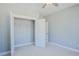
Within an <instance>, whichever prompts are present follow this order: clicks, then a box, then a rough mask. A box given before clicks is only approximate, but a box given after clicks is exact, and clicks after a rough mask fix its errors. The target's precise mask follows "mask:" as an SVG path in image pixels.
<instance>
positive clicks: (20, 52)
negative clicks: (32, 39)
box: [15, 44, 79, 56]
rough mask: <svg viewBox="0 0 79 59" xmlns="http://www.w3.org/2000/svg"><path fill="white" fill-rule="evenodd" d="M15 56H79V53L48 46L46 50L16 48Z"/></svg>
mask: <svg viewBox="0 0 79 59" xmlns="http://www.w3.org/2000/svg"><path fill="white" fill-rule="evenodd" d="M15 56H79V53H77V52H73V51H71V50H68V49H65V48H61V47H58V46H56V45H51V44H48V45H47V46H46V47H45V48H41V47H36V46H34V45H29V46H24V47H21V48H16V50H15Z"/></svg>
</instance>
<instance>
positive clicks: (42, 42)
mask: <svg viewBox="0 0 79 59" xmlns="http://www.w3.org/2000/svg"><path fill="white" fill-rule="evenodd" d="M35 45H36V46H37V47H45V46H46V22H45V19H39V20H36V21H35Z"/></svg>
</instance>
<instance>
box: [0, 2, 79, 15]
mask: <svg viewBox="0 0 79 59" xmlns="http://www.w3.org/2000/svg"><path fill="white" fill-rule="evenodd" d="M58 4H59V6H57V7H53V6H52V5H51V6H47V7H46V8H41V7H42V6H43V3H14V4H12V3H10V4H7V3H3V4H0V8H1V9H2V8H3V7H4V6H6V7H9V8H12V9H13V8H14V9H16V10H18V11H19V10H20V11H21V10H22V11H24V10H27V11H28V10H29V11H28V12H29V13H30V12H33V13H36V12H39V13H40V14H41V15H42V16H48V15H50V14H52V13H55V12H57V11H60V10H63V9H65V8H68V7H71V6H74V5H76V4H77V3H58Z"/></svg>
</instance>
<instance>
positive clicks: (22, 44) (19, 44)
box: [15, 42, 33, 48]
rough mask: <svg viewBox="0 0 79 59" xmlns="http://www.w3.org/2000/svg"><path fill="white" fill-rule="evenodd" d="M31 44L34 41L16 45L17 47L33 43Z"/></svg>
mask: <svg viewBox="0 0 79 59" xmlns="http://www.w3.org/2000/svg"><path fill="white" fill-rule="evenodd" d="M31 44H33V42H29V43H24V44H19V45H16V46H15V47H16V48H17V47H22V46H26V45H31Z"/></svg>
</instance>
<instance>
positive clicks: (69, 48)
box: [49, 42, 79, 53]
mask: <svg viewBox="0 0 79 59" xmlns="http://www.w3.org/2000/svg"><path fill="white" fill-rule="evenodd" d="M49 44H52V45H56V46H59V47H61V48H65V49H68V50H71V51H74V52H77V53H79V50H78V49H74V48H71V47H67V46H64V45H61V44H58V43H53V42H49Z"/></svg>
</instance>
